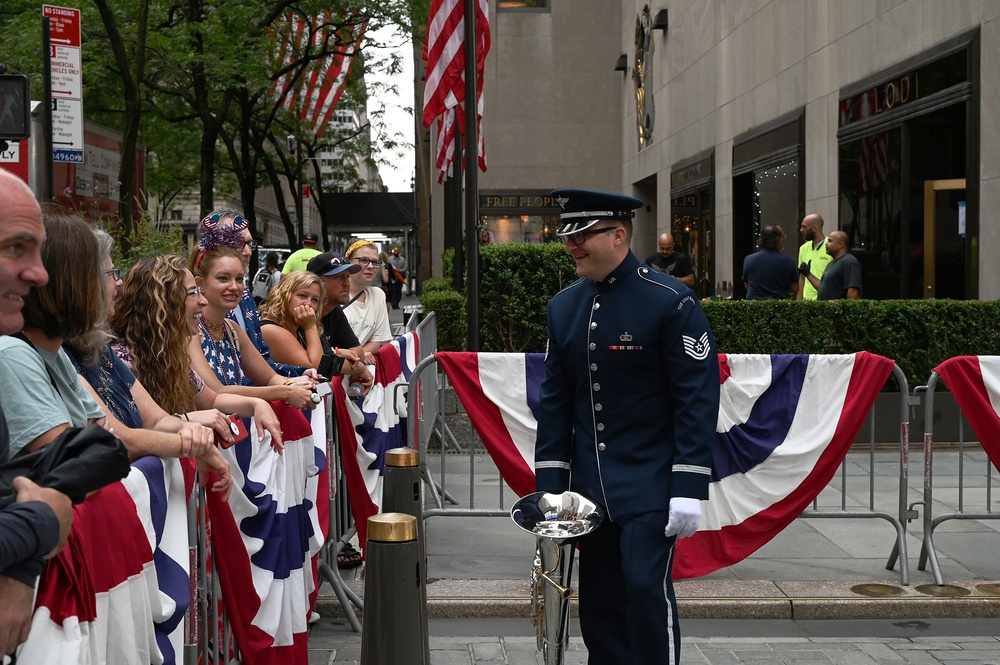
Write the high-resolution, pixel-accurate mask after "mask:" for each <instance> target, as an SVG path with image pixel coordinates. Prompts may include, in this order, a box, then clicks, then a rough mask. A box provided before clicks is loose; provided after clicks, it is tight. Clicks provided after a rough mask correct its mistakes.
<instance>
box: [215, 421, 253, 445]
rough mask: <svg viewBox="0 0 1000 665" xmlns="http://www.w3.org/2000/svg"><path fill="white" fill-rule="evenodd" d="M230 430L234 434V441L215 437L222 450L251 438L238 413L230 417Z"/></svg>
mask: <svg viewBox="0 0 1000 665" xmlns="http://www.w3.org/2000/svg"><path fill="white" fill-rule="evenodd" d="M229 429H230V431H232V433H233V440H232V441H226V440H225V439H220V438H219V436H218V435H216V437H215V442H216V443H217V444H219V446H220V447H222V448H229V447H230V446H233V445H235V444H237V443H239V442H241V441H243V440H244V439H246V438H247V437H248V436H250V434H249V432H247V428H246V425H244V424H243V419H242V418H240V415H239V414H238V413H234V414H232V415H230V416H229Z"/></svg>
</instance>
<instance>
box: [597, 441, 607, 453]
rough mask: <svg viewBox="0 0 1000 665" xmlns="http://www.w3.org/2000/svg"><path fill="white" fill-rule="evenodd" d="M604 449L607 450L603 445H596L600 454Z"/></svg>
mask: <svg viewBox="0 0 1000 665" xmlns="http://www.w3.org/2000/svg"><path fill="white" fill-rule="evenodd" d="M605 448H607V446H605V445H604V444H603V443H599V444H597V449H598V450H600V451H601V452H604V449H605Z"/></svg>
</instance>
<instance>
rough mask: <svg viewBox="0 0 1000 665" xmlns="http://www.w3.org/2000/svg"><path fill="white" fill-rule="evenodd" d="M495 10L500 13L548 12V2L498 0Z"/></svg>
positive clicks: (544, 0) (539, 0)
mask: <svg viewBox="0 0 1000 665" xmlns="http://www.w3.org/2000/svg"><path fill="white" fill-rule="evenodd" d="M497 9H498V10H499V11H502V12H518V11H528V12H540V11H548V10H549V0H500V2H499V3H497Z"/></svg>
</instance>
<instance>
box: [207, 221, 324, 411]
mask: <svg viewBox="0 0 1000 665" xmlns="http://www.w3.org/2000/svg"><path fill="white" fill-rule="evenodd" d="M244 244H245V243H244V240H243V235H242V229H237V228H235V227H233V226H219V227H215V228H203V229H201V230H200V236H199V240H198V244H197V245H195V246H194V248H192V251H191V256H190V259H189V261H188V268H189V269H190V270H191V273H192V274H193V275H194V277H195V282H196V283H197V286H198V287H199V288H200V289H201V293H202V296H204V298H205V307H204V309H203V310H202V313H201V320H200V322H199V332H200V334H199V335H195V336H193V337H192V338H191V341H190V342H189V343H188V357H189V358H190V359H191V366H192V367H193V368H194V370H195V372H197V373H198V374H199V375H200V376H201V377H202V378H203V379H204V380H205V383H206V384H207V385H208V386H209V387H211V388H212V389H213V390H215V391H216V392H225V393H233V394H237V395H243V396H246V397H260V398H261V399H266V400H280V401H282V402H285V403H287V404H288V405H289V406H292V407H295V408H296V409H312V408H314V407H315V406H316V405H315V403H314V402H313V399H312V396H313V393H312V388H313V387H314V386H315V385H316V380H315V379H316V376H317V373H316V370H314V369H310V370H307V371H306V373H305V374H304V375H303V376H301V377H296V378H290V379H286V378H285V377H283V376H281V375H279V374H277V373H275V371H274V370H273V369H271V366H270V365H268V364H267V361H266V360H265V359H264V357H263V356H262V355H260V352H259V351H257V349H256V348H255V347H254V345H253V344H252V343H251V342H250V338H249V337H247V334H246V332H244V331H243V329H242V328H240V327H239V326H238V325H236V322H235V321H232V320H231V319H228V318H226V314H227V313H228V312H229V311H230V310H232V309H235V308H236V307H239V304H240V300H242V298H243V291H244V288H245V287H244V286H243V262H242V261H241V259H240V250H239V247H242V246H243V245H244ZM279 284H280V282H279Z"/></svg>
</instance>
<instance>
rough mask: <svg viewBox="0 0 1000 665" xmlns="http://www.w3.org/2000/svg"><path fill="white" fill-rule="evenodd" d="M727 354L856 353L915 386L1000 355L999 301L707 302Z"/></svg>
mask: <svg viewBox="0 0 1000 665" xmlns="http://www.w3.org/2000/svg"><path fill="white" fill-rule="evenodd" d="M702 305H703V307H704V309H705V314H706V315H707V316H708V320H709V323H710V324H711V326H712V331H713V333H715V339H716V342H717V343H718V345H719V351H720V352H722V353H853V352H855V351H870V352H872V353H877V354H879V355H882V356H886V357H888V358H892V359H893V360H895V361H896V362H897V363H898V364H899V367H900V369H902V370H903V372H904V373H905V374H906V379H907V381H909V382H910V385H911V386H912V385H918V384H922V383H924V382H926V381H927V379H928V377H930V373H931V370H933V369H934V367H935V366H937V365H938V364H939V363H941V362H943V361H944V360H947V359H948V358H951V357H953V356H966V355H1000V329H998V326H997V322H998V321H1000V302H998V301H979V300H968V301H959V300H836V301H830V302H794V301H787V300H781V301H774V300H772V301H753V302H751V301H747V300H739V301H733V302H728V301H722V302H706V303H702Z"/></svg>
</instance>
